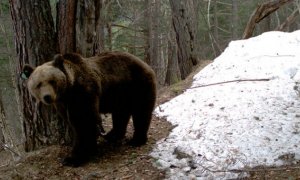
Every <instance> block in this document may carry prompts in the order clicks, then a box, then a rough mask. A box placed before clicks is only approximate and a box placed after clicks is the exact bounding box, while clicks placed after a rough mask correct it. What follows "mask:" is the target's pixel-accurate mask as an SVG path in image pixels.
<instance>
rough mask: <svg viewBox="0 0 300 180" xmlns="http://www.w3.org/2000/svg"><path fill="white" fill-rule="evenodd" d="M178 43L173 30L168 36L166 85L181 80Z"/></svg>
mask: <svg viewBox="0 0 300 180" xmlns="http://www.w3.org/2000/svg"><path fill="white" fill-rule="evenodd" d="M177 50H178V49H177V45H176V38H175V33H174V32H173V31H172V30H171V32H170V33H169V38H168V65H167V73H166V81H165V84H166V85H171V84H175V83H177V82H179V81H180V79H181V78H180V70H179V67H178V57H177Z"/></svg>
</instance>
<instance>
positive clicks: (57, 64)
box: [53, 54, 64, 68]
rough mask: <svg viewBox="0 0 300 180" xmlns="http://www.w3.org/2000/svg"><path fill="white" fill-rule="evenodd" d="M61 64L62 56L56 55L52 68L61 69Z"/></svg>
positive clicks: (62, 62) (62, 61)
mask: <svg viewBox="0 0 300 180" xmlns="http://www.w3.org/2000/svg"><path fill="white" fill-rule="evenodd" d="M63 64H64V58H63V56H62V55H61V54H56V55H55V56H54V61H53V66H54V67H58V68H61V67H63Z"/></svg>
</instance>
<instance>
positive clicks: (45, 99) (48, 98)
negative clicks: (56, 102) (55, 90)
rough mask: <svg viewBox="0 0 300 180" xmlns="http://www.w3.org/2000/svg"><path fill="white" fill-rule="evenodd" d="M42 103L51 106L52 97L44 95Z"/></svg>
mask: <svg viewBox="0 0 300 180" xmlns="http://www.w3.org/2000/svg"><path fill="white" fill-rule="evenodd" d="M44 101H45V102H46V103H47V104H51V103H52V97H51V96H50V95H48V94H47V95H45V96H44Z"/></svg>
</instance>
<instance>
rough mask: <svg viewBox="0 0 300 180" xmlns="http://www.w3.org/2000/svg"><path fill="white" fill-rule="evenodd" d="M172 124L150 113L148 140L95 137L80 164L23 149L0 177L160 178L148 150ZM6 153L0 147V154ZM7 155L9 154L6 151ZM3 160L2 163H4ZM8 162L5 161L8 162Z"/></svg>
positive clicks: (57, 152)
mask: <svg viewBox="0 0 300 180" xmlns="http://www.w3.org/2000/svg"><path fill="white" fill-rule="evenodd" d="M210 62H211V61H204V62H203V64H202V65H200V66H199V67H197V68H196V69H195V71H194V73H192V74H191V75H190V76H189V77H188V78H187V79H186V80H185V81H182V82H180V83H177V84H175V85H172V86H170V87H164V88H162V89H160V90H159V93H158V95H159V96H158V100H157V104H161V103H164V102H166V101H168V100H170V99H171V98H173V97H175V96H177V95H178V94H180V93H182V92H183V91H184V90H185V89H186V88H188V87H189V86H190V85H191V83H192V78H193V75H194V74H196V73H197V72H199V71H200V70H201V69H202V68H203V67H205V66H206V65H207V64H209V63H210ZM108 119H109V118H107V119H106V120H104V127H105V129H106V130H107V129H109V128H110V127H111V122H110V121H109V120H108ZM171 130H172V125H171V124H170V123H168V122H167V121H166V120H164V119H160V118H157V117H155V116H154V117H153V120H152V124H151V127H150V131H149V141H148V143H147V144H146V145H144V146H142V147H138V148H136V147H131V146H128V145H126V140H125V141H124V142H121V143H119V144H109V143H106V142H105V141H104V140H101V139H100V140H99V154H98V155H97V156H95V158H94V159H93V160H92V161H91V162H89V163H87V164H85V165H84V166H82V167H77V168H72V167H64V166H62V165H61V163H60V160H61V159H62V158H63V157H64V156H65V155H66V154H67V152H68V151H69V148H67V147H64V146H50V147H46V148H43V149H41V150H37V151H34V152H30V153H26V154H25V155H24V156H23V157H22V158H21V159H20V160H19V161H17V162H13V161H11V160H10V162H9V159H6V160H5V159H1V157H3V156H1V155H0V180H2V179H3V180H9V179H16V180H19V179H87V180H90V179H104V180H106V179H122V180H127V179H128V180H132V179H138V180H140V179H145V180H148V179H151V180H154V179H164V178H165V172H164V171H162V170H159V169H157V168H156V167H154V166H153V164H155V159H153V158H152V157H151V156H150V155H149V153H150V152H151V150H152V149H153V147H154V146H155V144H156V142H157V141H158V140H160V139H162V138H165V137H167V136H168V134H169V132H170V131H171ZM131 135H132V123H130V124H129V127H128V134H127V135H126V137H130V136H131ZM3 153H6V154H7V152H5V151H2V154H3ZM7 155H9V154H7ZM4 162H5V163H4ZM8 162H9V163H8ZM248 173H249V174H250V177H249V178H245V179H286V177H288V179H300V166H288V167H280V168H275V167H274V168H272V167H258V168H255V169H252V170H249V171H248Z"/></svg>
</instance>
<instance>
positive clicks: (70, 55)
mask: <svg viewBox="0 0 300 180" xmlns="http://www.w3.org/2000/svg"><path fill="white" fill-rule="evenodd" d="M63 57H64V59H67V60H69V61H70V62H72V63H75V64H79V63H81V62H82V57H81V56H80V55H79V54H77V53H67V54H64V56H63Z"/></svg>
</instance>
